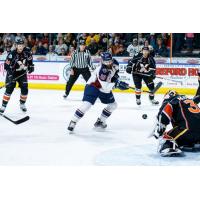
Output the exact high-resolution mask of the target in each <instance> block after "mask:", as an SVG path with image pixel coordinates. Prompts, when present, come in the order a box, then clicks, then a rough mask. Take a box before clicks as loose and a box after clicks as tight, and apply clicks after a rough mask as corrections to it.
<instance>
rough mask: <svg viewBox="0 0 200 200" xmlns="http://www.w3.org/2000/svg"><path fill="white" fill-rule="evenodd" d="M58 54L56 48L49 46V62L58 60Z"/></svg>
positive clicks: (47, 55)
mask: <svg viewBox="0 0 200 200" xmlns="http://www.w3.org/2000/svg"><path fill="white" fill-rule="evenodd" d="M57 56H58V55H57V53H56V52H55V51H54V46H53V45H49V52H48V53H47V54H46V57H47V59H48V60H57Z"/></svg>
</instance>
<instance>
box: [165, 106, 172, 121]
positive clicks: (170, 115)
mask: <svg viewBox="0 0 200 200" xmlns="http://www.w3.org/2000/svg"><path fill="white" fill-rule="evenodd" d="M164 112H165V113H166V114H167V115H168V116H169V117H170V118H172V114H173V109H172V106H171V104H169V103H168V104H167V105H166V106H165V108H164Z"/></svg>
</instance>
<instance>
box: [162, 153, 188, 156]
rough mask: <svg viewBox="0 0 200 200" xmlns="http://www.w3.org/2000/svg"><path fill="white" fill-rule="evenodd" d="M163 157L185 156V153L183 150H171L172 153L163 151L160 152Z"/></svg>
mask: <svg viewBox="0 0 200 200" xmlns="http://www.w3.org/2000/svg"><path fill="white" fill-rule="evenodd" d="M160 155H161V156H162V157H184V156H185V154H184V153H183V152H171V153H167V154H165V153H163V154H162V153H161V154H160Z"/></svg>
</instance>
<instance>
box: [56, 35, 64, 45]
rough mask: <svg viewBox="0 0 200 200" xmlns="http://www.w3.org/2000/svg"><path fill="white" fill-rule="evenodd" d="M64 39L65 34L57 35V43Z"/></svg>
mask: <svg viewBox="0 0 200 200" xmlns="http://www.w3.org/2000/svg"><path fill="white" fill-rule="evenodd" d="M61 39H63V34H62V33H58V35H57V42H58V43H59V41H60V40H61Z"/></svg>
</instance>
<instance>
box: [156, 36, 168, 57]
mask: <svg viewBox="0 0 200 200" xmlns="http://www.w3.org/2000/svg"><path fill="white" fill-rule="evenodd" d="M154 50H155V55H156V56H157V57H159V56H160V57H167V56H169V55H168V51H167V48H166V47H165V46H164V44H163V41H162V38H160V37H159V38H157V45H156V48H155V49H154Z"/></svg>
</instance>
